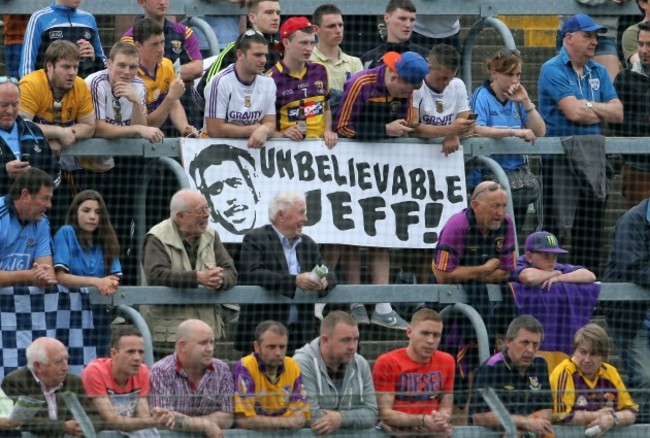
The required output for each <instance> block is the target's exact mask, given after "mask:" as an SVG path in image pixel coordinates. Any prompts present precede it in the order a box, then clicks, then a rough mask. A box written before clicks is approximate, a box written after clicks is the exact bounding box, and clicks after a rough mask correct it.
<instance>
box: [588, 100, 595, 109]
mask: <svg viewBox="0 0 650 438" xmlns="http://www.w3.org/2000/svg"><path fill="white" fill-rule="evenodd" d="M593 106H594V104H593V103H592V102H591V101H589V100H588V101H587V108H593Z"/></svg>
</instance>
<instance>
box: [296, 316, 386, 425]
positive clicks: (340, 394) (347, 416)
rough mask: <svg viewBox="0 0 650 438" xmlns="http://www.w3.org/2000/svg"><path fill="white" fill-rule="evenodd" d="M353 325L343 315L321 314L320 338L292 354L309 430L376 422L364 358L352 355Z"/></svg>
mask: <svg viewBox="0 0 650 438" xmlns="http://www.w3.org/2000/svg"><path fill="white" fill-rule="evenodd" d="M358 346H359V324H357V321H356V320H355V319H354V318H353V317H352V316H351V315H350V314H349V313H346V312H343V311H341V310H335V311H332V312H330V313H328V314H327V316H325V318H324V319H323V321H322V322H321V325H320V337H318V338H316V339H314V340H313V341H311V342H310V343H309V344H308V345H305V346H304V347H302V348H301V349H299V350H297V351H296V354H295V355H294V356H293V359H294V360H295V361H296V362H297V363H298V366H300V371H301V372H302V376H303V381H304V384H305V390H306V392H307V394H308V396H309V406H310V409H311V418H312V421H311V430H312V432H313V433H314V434H315V435H327V434H329V433H333V432H334V433H335V432H336V431H337V430H339V429H342V430H344V431H345V430H355V429H356V430H358V429H369V428H371V427H373V426H374V425H375V423H376V422H377V401H376V398H375V388H374V386H373V384H372V374H371V373H370V366H369V365H368V362H367V361H366V359H364V358H363V356H361V355H360V354H358V353H357V347H358Z"/></svg>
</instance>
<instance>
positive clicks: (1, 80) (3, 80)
mask: <svg viewBox="0 0 650 438" xmlns="http://www.w3.org/2000/svg"><path fill="white" fill-rule="evenodd" d="M7 82H11V83H12V84H14V85H18V79H16V78H14V77H13V76H0V84H6V83H7Z"/></svg>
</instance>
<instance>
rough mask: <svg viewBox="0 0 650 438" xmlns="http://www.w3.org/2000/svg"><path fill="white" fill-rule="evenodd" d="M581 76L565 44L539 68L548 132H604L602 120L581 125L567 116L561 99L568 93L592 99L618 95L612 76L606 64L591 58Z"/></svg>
mask: <svg viewBox="0 0 650 438" xmlns="http://www.w3.org/2000/svg"><path fill="white" fill-rule="evenodd" d="M583 73H584V74H583V76H582V77H580V76H578V74H577V73H576V72H575V70H573V67H572V66H571V60H570V59H569V55H568V53H567V51H566V49H565V48H564V47H563V48H562V50H560V53H559V54H558V55H557V56H555V57H554V58H551V59H549V60H548V61H546V62H545V63H544V65H543V66H542V69H541V70H540V72H539V83H538V87H537V88H538V93H539V113H540V114H541V116H542V118H543V119H544V121H545V122H546V135H547V136H549V137H559V136H566V135H587V134H600V133H601V127H600V123H594V124H592V125H581V124H578V123H574V122H572V121H570V120H569V119H567V118H566V117H565V116H564V114H562V112H561V111H560V107H559V106H558V102H560V100H562V99H564V98H565V97H568V96H574V97H575V98H576V99H578V100H588V101H590V102H605V103H606V102H609V101H610V100H613V99H618V96H617V94H616V90H615V89H614V85H613V84H612V80H611V79H610V78H609V75H608V74H607V70H606V69H605V67H603V66H602V65H600V64H598V63H596V62H594V61H592V60H589V61H588V62H587V64H586V65H585V66H584V68H583Z"/></svg>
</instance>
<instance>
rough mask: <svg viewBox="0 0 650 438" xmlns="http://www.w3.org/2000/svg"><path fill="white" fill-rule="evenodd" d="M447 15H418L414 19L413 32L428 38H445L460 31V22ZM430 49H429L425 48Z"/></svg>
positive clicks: (455, 17) (454, 17)
mask: <svg viewBox="0 0 650 438" xmlns="http://www.w3.org/2000/svg"><path fill="white" fill-rule="evenodd" d="M458 18H459V17H457V16H449V15H420V14H418V15H417V17H416V18H415V26H413V30H414V31H415V32H417V33H419V34H420V35H424V36H425V37H429V38H447V37H450V36H452V35H456V34H457V33H458V32H459V31H460V20H459V19H458ZM427 49H430V47H427Z"/></svg>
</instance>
